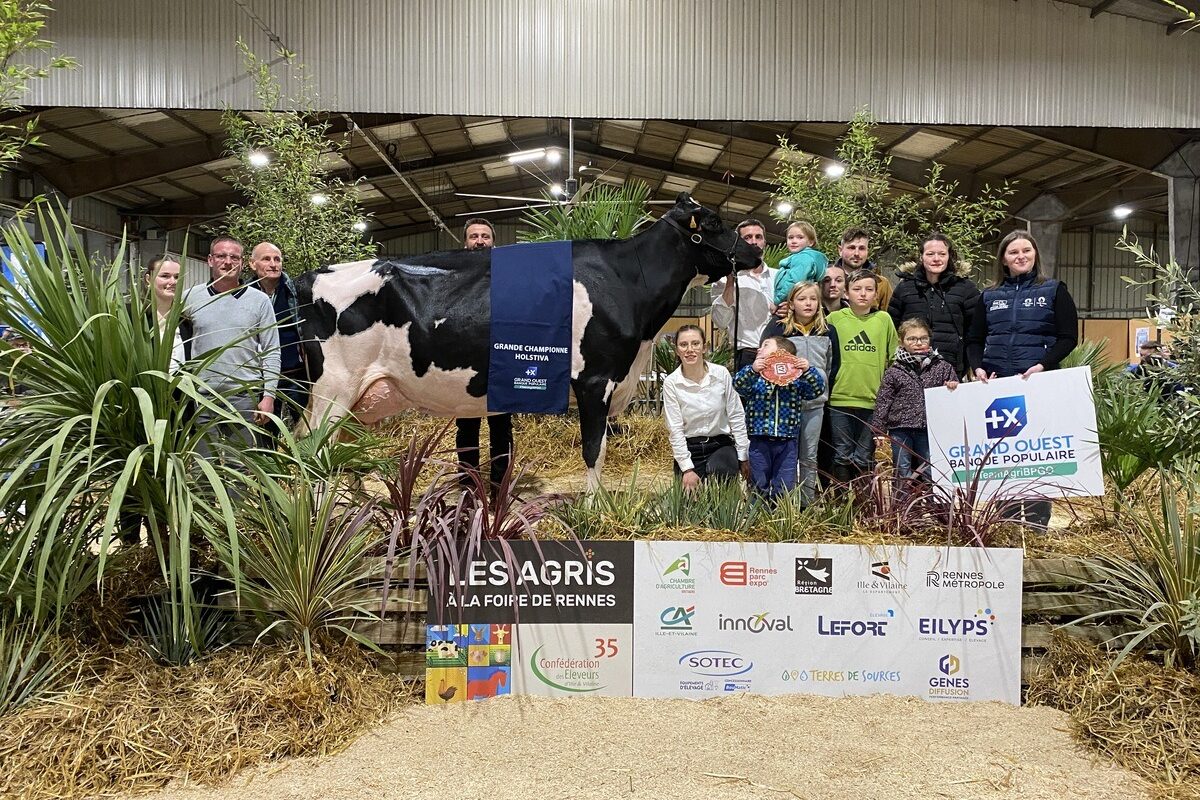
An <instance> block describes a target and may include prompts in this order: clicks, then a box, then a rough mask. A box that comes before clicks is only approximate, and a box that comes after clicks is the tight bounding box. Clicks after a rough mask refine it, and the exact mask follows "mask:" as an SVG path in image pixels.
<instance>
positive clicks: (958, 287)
mask: <svg viewBox="0 0 1200 800" xmlns="http://www.w3.org/2000/svg"><path fill="white" fill-rule="evenodd" d="M958 269H959V264H958V254H957V253H955V252H954V245H953V244H951V243H950V240H949V239H947V238H946V237H945V236H943V235H942V234H940V233H931V234H930V235H928V236H926V237H925V238H924V239H922V240H921V246H920V257H919V260H918V262H917V263H916V264H915V265H913V267H912V269H911V271H909V270H905V269H904V268H901V269H899V270H897V272H896V274H897V276H898V277H899V278H900V283H899V284H898V285H897V286H896V291H895V292H893V293H892V300H891V302H890V303H889V304H888V313H889V314H890V315H891V317H892V321H893V322H894V323H895V324H896V327H899V326H900V323H901V322H903V321H904V320H906V319H913V318H916V319H923V320H925V321H926V322H927V323H928V324H929V326H930V327H931V328H932V329H933V347H934V349H935V350H937V351H938V353H940V354H941V356H942V358H943V359H945V360H946V361H947V362H949V364H950V365H951V366H952V367H954V373H955V374H956V375H958V376H960V377H961V376H962V375H963V374H964V373H965V372H966V370H967V349H966V344H965V341H964V340H965V339H966V336H967V333H968V332H969V331H970V330H971V321H972V320H973V319H974V318H975V309H976V307H977V306H978V305H979V287H977V286H976V285H975V283H974V281H972V280H971V279H970V278H967V277H964V276H962V275H960V274H958Z"/></svg>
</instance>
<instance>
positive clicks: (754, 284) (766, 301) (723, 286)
mask: <svg viewBox="0 0 1200 800" xmlns="http://www.w3.org/2000/svg"><path fill="white" fill-rule="evenodd" d="M737 232H738V236H740V237H741V239H742V241H743V242H746V243H747V244H751V245H754V246H755V247H757V248H758V249H759V251H760V252H761V251H762V250H763V249H764V248H766V246H767V229H766V226H765V225H763V224H762V223H761V222H760V221H758V220H756V219H747V220H743V221H742V222H740V223H738V226H737ZM775 273H776V270H774V269H771V268H770V267H768V266H767V265H766V262H764V261H762V260H761V259H760V260H759V262H758V266H757V267H755V268H754V269H751V270H746V271H744V272H739V273H738V275H737V281H736V282H735V281H733V280H730V279H729V278H722V279H721V280H719V281H717V282H716V283H715V284H713V287H712V316H713V324H714V325H719V326H721V327H722V328H726V329H728V331H729V340H730V341H731V342H732V341H734V338H735V334H736V340H737V346H736V348H735V353H734V368H733V372H735V373H736V372H737V371H738V370H739V369H741V368H742V367H744V366H746V365H747V364H750V363H752V362H753V361H754V359H755V356H757V354H758V346H759V344H760V343H761V342H762V335H763V331H764V330H765V329H766V327H767V323H768V322H770V321H771V314H772V313H774V311H775V304H774V303H773V302H772V299H773V298H774V296H775ZM735 284H736V286H737V291H736V292H735V291H734V286H735ZM735 312H736V315H735ZM735 322H736V325H735ZM735 327H736V331H735Z"/></svg>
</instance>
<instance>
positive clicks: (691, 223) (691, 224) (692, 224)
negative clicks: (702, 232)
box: [688, 217, 696, 230]
mask: <svg viewBox="0 0 1200 800" xmlns="http://www.w3.org/2000/svg"><path fill="white" fill-rule="evenodd" d="M688 227H689V228H691V229H692V230H696V218H695V217H692V218H691V219H690V220H688Z"/></svg>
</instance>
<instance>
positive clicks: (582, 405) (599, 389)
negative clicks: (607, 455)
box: [575, 380, 609, 492]
mask: <svg viewBox="0 0 1200 800" xmlns="http://www.w3.org/2000/svg"><path fill="white" fill-rule="evenodd" d="M607 390H608V382H607V381H596V380H593V381H589V382H588V383H587V384H584V383H583V382H582V381H577V382H576V384H575V401H576V402H577V403H578V404H579V433H580V435H581V436H582V438H583V463H584V464H586V465H587V490H588V492H594V491H596V490H597V489H599V488H600V473H601V472H603V470H604V447H605V432H606V427H607V426H606V423H607V421H608V404H609V399H608V398H607V397H606V394H607V393H608V391H607Z"/></svg>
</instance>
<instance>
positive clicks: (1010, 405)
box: [983, 394, 1029, 439]
mask: <svg viewBox="0 0 1200 800" xmlns="http://www.w3.org/2000/svg"><path fill="white" fill-rule="evenodd" d="M983 421H984V423H985V424H986V426H987V438H989V439H1003V438H1005V437H1008V436H1015V435H1017V434H1018V433H1020V432H1021V431H1022V430H1024V429H1025V426H1026V425H1028V424H1029V416H1028V414H1027V412H1026V410H1025V395H1023V394H1018V395H1014V396H1013V397H997V398H996V399H995V400H993V401H992V404H991V405H990V406H988V407H987V410H986V411H985V412H984V414H983Z"/></svg>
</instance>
